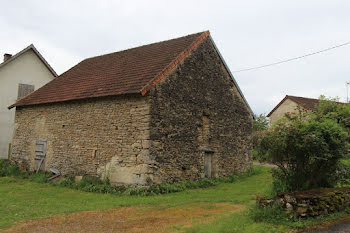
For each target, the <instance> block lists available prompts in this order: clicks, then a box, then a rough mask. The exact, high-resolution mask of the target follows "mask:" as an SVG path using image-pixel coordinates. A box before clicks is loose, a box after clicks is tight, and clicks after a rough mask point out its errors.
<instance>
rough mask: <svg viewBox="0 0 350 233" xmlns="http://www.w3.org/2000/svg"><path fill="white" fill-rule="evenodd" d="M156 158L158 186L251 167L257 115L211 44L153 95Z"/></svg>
mask: <svg viewBox="0 0 350 233" xmlns="http://www.w3.org/2000/svg"><path fill="white" fill-rule="evenodd" d="M149 95H150V98H151V109H150V114H151V123H150V126H151V130H150V139H151V141H152V146H151V150H150V155H151V158H152V159H154V160H155V161H156V162H157V166H158V170H157V172H156V175H155V176H156V177H159V179H160V180H158V181H157V182H170V183H171V182H176V181H180V180H186V179H190V180H196V179H199V178H201V177H204V175H205V174H204V166H205V164H204V163H205V162H204V157H205V156H208V155H210V156H211V161H212V162H211V174H212V176H225V175H228V174H230V173H232V172H243V171H246V170H247V169H248V168H249V167H250V166H251V157H250V151H251V137H252V116H251V114H250V112H249V110H248V107H247V106H246V104H245V103H244V101H243V99H242V97H241V96H240V94H239V92H238V90H237V88H236V87H235V86H234V84H233V81H232V80H231V78H230V76H229V74H228V73H227V71H226V69H225V67H224V65H223V64H222V62H221V60H220V58H219V56H218V54H217V52H216V50H215V49H214V47H213V44H212V43H211V41H210V39H209V38H208V39H206V40H205V41H204V42H203V43H202V44H201V45H199V47H198V48H197V49H196V50H195V51H194V52H192V54H191V55H190V56H189V57H187V58H186V59H185V60H184V61H183V62H182V63H180V64H179V65H178V66H177V67H176V68H175V70H174V71H173V72H172V73H171V74H170V75H169V77H167V78H165V79H163V80H162V81H160V82H159V83H158V84H157V85H156V86H155V87H153V88H152V90H151V92H150V93H149Z"/></svg>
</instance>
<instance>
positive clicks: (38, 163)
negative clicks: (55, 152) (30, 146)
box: [34, 138, 47, 172]
mask: <svg viewBox="0 0 350 233" xmlns="http://www.w3.org/2000/svg"><path fill="white" fill-rule="evenodd" d="M46 144H47V140H46V139H42V138H39V139H37V140H36V143H35V157H34V169H35V171H37V172H38V171H45V158H46Z"/></svg>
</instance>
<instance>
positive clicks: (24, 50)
mask: <svg viewBox="0 0 350 233" xmlns="http://www.w3.org/2000/svg"><path fill="white" fill-rule="evenodd" d="M29 50H33V52H34V53H35V54H36V55H37V56H38V57H39V59H40V60H41V61H42V62H43V63H44V65H45V66H46V67H47V69H48V70H49V71H50V72H51V73H52V74H53V76H55V77H57V73H56V72H55V70H54V69H53V68H52V67H51V66H50V64H49V63H48V62H47V61H46V60H45V58H44V57H43V56H42V55H41V54H40V53H39V51H38V50H37V49H36V48H35V46H34V45H33V44H31V45H29V46H28V47H26V48H25V49H23V50H22V51H20V52H18V53H17V54H15V55H13V56H12V57H11V58H9V59H8V60H6V61H5V62H3V63H1V64H0V68H1V67H3V66H5V65H6V64H8V63H10V62H12V61H13V60H15V59H16V58H18V57H19V56H21V55H22V54H24V53H25V52H27V51H29Z"/></svg>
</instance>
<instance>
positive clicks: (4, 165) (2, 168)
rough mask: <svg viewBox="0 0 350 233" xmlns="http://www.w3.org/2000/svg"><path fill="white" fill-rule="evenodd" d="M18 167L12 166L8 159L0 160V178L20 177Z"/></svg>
mask: <svg viewBox="0 0 350 233" xmlns="http://www.w3.org/2000/svg"><path fill="white" fill-rule="evenodd" d="M20 174H21V172H20V171H19V169H18V167H17V166H16V165H15V164H12V163H11V162H10V161H9V160H8V159H0V177H2V176H17V175H20Z"/></svg>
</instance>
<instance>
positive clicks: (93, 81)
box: [9, 31, 209, 108]
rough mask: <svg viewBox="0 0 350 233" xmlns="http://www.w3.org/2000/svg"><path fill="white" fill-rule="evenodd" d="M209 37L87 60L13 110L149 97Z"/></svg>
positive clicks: (197, 36)
mask: <svg viewBox="0 0 350 233" xmlns="http://www.w3.org/2000/svg"><path fill="white" fill-rule="evenodd" d="M208 35H209V31H206V32H201V33H196V34H192V35H188V36H185V37H180V38H177V39H172V40H168V41H163V42H158V43H154V44H149V45H144V46H141V47H137V48H132V49H128V50H124V51H120V52H116V53H111V54H106V55H102V56H97V57H92V58H88V59H85V60H83V61H82V62H80V63H78V64H77V65H76V66H74V67H72V68H71V69H69V70H68V71H66V72H65V73H63V74H61V75H60V76H58V77H57V78H55V79H54V80H53V81H51V82H49V83H47V84H46V85H45V86H43V87H41V88H40V89H38V90H36V91H34V92H32V93H31V94H29V95H27V96H25V97H24V98H22V99H20V100H18V101H17V102H16V103H15V104H13V105H11V106H10V107H9V108H12V107H15V106H26V105H36V104H44V103H54V102H63V101H69V100H75V99H85V98H91V97H102V96H114V95H122V94H137V93H138V94H142V95H145V94H146V93H147V91H149V90H150V89H151V88H152V86H153V85H155V84H156V83H157V82H158V81H159V80H161V79H162V78H163V77H165V76H166V75H167V74H168V73H169V72H170V71H171V70H172V69H173V68H174V67H175V66H176V65H177V64H178V63H179V62H181V61H182V60H183V59H184V58H185V57H186V56H187V55H188V54H189V53H190V52H191V51H192V50H193V49H195V48H196V47H197V46H198V45H199V44H200V43H201V42H202V41H203V40H204V39H205V38H206V37H207V36H208Z"/></svg>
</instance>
